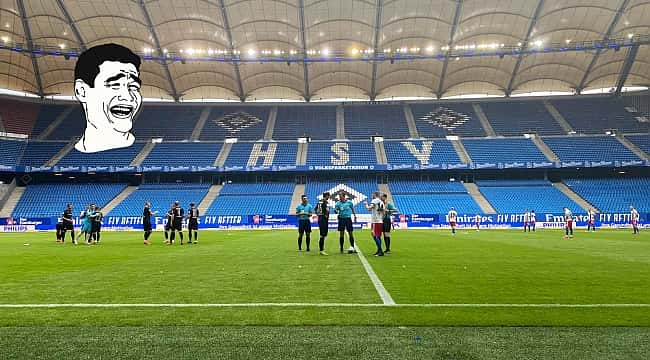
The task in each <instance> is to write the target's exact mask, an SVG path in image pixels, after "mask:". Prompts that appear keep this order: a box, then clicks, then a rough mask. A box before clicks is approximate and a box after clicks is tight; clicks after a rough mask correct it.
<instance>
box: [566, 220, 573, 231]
mask: <svg viewBox="0 0 650 360" xmlns="http://www.w3.org/2000/svg"><path fill="white" fill-rule="evenodd" d="M566 227H568V228H569V229H570V228H572V227H573V221H567V222H566Z"/></svg>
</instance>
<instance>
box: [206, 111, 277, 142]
mask: <svg viewBox="0 0 650 360" xmlns="http://www.w3.org/2000/svg"><path fill="white" fill-rule="evenodd" d="M269 112H270V108H269V107H266V106H245V107H232V106H214V107H212V109H211V111H210V116H209V117H208V121H206V122H205V125H204V126H203V130H202V131H201V136H200V137H199V139H201V140H223V139H225V138H227V137H236V138H239V139H240V140H260V139H263V138H264V132H265V131H266V124H267V122H268V118H269Z"/></svg>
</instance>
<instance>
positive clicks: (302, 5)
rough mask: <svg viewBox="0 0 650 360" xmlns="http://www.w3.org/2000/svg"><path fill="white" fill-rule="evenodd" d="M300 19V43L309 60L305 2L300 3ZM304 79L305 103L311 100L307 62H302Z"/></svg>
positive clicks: (304, 58)
mask: <svg viewBox="0 0 650 360" xmlns="http://www.w3.org/2000/svg"><path fill="white" fill-rule="evenodd" d="M298 19H299V20H300V43H301V44H302V58H303V60H306V59H307V37H306V35H305V0H299V1H298ZM302 71H303V77H304V78H305V93H304V94H303V95H302V96H303V97H304V98H305V101H309V100H311V93H310V91H309V69H307V61H303V62H302Z"/></svg>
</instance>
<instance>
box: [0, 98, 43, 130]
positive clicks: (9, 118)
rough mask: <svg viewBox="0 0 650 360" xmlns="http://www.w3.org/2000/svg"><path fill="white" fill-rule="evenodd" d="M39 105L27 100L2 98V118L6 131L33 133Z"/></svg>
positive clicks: (0, 115)
mask: <svg viewBox="0 0 650 360" xmlns="http://www.w3.org/2000/svg"><path fill="white" fill-rule="evenodd" d="M38 109H39V105H38V104H35V103H31V102H26V101H24V102H23V101H14V100H4V99H3V100H0V118H2V123H3V124H4V127H5V131H6V132H8V133H13V134H24V135H31V134H32V129H33V128H34V121H35V120H36V116H37V115H38Z"/></svg>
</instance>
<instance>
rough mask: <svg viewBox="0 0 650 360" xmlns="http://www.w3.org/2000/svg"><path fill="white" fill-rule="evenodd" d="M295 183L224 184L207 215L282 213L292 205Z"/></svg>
mask: <svg viewBox="0 0 650 360" xmlns="http://www.w3.org/2000/svg"><path fill="white" fill-rule="evenodd" d="M294 187H295V184H293V183H256V184H247V183H230V184H226V185H224V187H223V189H222V190H221V192H220V193H219V196H218V197H217V199H216V200H215V201H214V202H213V203H212V205H210V208H209V209H208V210H207V212H206V214H207V215H242V216H245V215H256V214H259V215H282V214H286V213H287V210H288V209H289V206H290V205H291V197H292V194H293V189H294Z"/></svg>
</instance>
